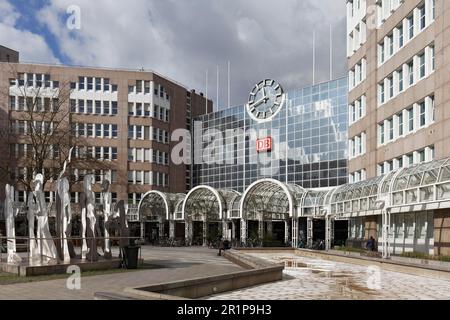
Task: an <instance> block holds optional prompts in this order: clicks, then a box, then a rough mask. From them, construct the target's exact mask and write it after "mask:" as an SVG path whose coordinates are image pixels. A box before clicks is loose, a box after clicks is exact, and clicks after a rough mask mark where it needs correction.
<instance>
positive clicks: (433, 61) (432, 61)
mask: <svg viewBox="0 0 450 320" xmlns="http://www.w3.org/2000/svg"><path fill="white" fill-rule="evenodd" d="M430 52H431V70H432V71H434V70H436V58H435V49H434V46H433V47H430Z"/></svg>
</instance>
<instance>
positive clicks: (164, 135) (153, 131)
mask: <svg viewBox="0 0 450 320" xmlns="http://www.w3.org/2000/svg"><path fill="white" fill-rule="evenodd" d="M128 139H132V140H153V141H156V142H159V143H164V144H168V143H169V133H168V132H167V131H166V130H163V129H160V128H154V127H150V126H128Z"/></svg>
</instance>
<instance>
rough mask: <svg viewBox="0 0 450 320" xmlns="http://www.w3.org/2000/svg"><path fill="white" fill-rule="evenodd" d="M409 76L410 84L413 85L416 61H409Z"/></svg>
mask: <svg viewBox="0 0 450 320" xmlns="http://www.w3.org/2000/svg"><path fill="white" fill-rule="evenodd" d="M408 78H409V85H410V86H412V85H413V84H414V62H413V61H411V62H410V63H408Z"/></svg>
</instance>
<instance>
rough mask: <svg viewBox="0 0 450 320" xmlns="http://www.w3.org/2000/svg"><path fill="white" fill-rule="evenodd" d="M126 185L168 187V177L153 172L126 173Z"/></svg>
mask: <svg viewBox="0 0 450 320" xmlns="http://www.w3.org/2000/svg"><path fill="white" fill-rule="evenodd" d="M128 183H129V184H140V185H149V186H158V187H167V186H169V175H168V174H166V173H161V172H153V171H128Z"/></svg>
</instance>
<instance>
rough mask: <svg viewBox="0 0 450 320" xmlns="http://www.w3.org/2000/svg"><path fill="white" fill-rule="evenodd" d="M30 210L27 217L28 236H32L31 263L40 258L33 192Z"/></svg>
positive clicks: (30, 198)
mask: <svg viewBox="0 0 450 320" xmlns="http://www.w3.org/2000/svg"><path fill="white" fill-rule="evenodd" d="M27 204H28V212H27V219H28V237H29V238H30V240H29V243H28V246H29V252H28V258H29V261H30V264H34V262H36V261H37V259H38V258H39V249H38V245H37V242H36V235H35V232H34V230H35V223H36V211H37V210H36V203H35V202H34V201H33V192H31V191H30V192H29V193H28V203H27Z"/></svg>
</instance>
